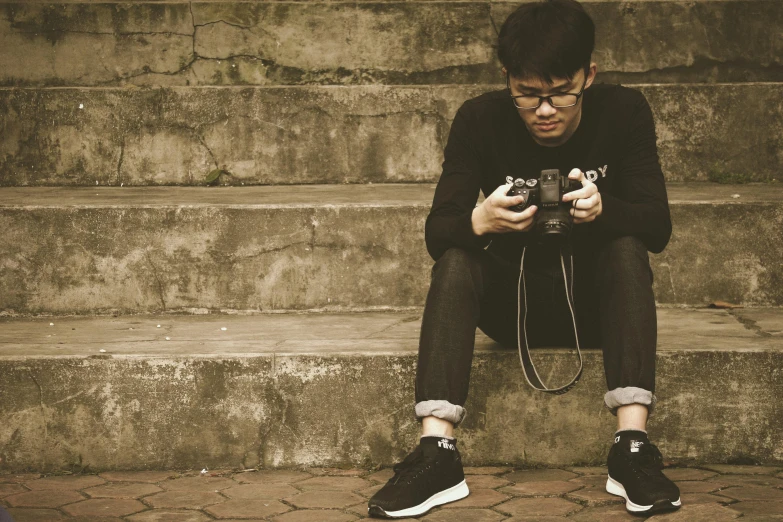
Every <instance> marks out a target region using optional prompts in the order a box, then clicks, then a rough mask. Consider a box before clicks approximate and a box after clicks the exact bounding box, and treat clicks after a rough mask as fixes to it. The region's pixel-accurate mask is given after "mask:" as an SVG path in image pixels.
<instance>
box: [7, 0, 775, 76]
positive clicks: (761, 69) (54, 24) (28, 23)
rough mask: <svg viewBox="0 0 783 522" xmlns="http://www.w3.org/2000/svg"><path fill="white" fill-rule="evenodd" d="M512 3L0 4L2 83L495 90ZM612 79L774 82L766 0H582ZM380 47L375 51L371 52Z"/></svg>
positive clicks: (771, 18)
mask: <svg viewBox="0 0 783 522" xmlns="http://www.w3.org/2000/svg"><path fill="white" fill-rule="evenodd" d="M516 5H517V4H516V2H487V1H485V2H427V1H425V2H380V3H375V2H350V3H348V2H323V3H322V2H289V3H277V2H256V3H248V2H193V3H185V2H181V1H180V2H159V3H158V2H155V3H127V4H126V3H122V4H119V3H92V2H82V3H65V4H53V5H50V4H43V3H37V2H35V3H33V2H29V3H24V2H20V3H4V4H0V9H1V10H0V41H3V46H2V47H1V48H0V85H7V86H29V85H56V86H61V85H90V86H100V85H106V84H109V85H122V84H124V83H132V84H142V85H149V84H154V85H247V84H250V85H268V84H273V85H280V84H284V85H289V84H303V83H315V84H338V85H339V84H366V83H386V84H440V83H465V84H472V83H487V82H493V81H497V78H498V74H499V72H498V70H499V64H498V63H497V61H496V58H495V53H494V50H493V49H492V45H493V44H494V43H495V41H496V39H497V31H498V30H499V28H500V27H501V25H502V23H503V21H504V20H505V19H506V17H507V16H508V14H509V13H510V12H511V11H512V10H513V9H514V8H515V7H516ZM585 8H586V9H587V11H588V12H589V13H590V14H591V15H592V17H593V19H594V20H595V22H596V25H597V34H596V53H595V57H596V59H597V61H598V62H599V63H600V64H602V65H600V68H601V69H602V70H604V71H606V72H607V77H609V78H611V79H612V81H637V82H675V83H679V82H692V81H695V82H703V81H780V80H781V79H783V68H782V67H781V61H780V56H781V53H780V51H781V49H780V42H779V41H778V39H777V35H776V33H775V32H774V31H770V30H769V28H770V27H778V26H780V25H781V24H783V7H782V6H781V4H780V2H772V1H763V2H759V1H748V0H741V1H696V2H692V1H690V2H685V1H671V2H670V1H664V2H620V1H607V2H600V1H599V2H587V3H586V4H585ZM379 42H383V44H382V45H379Z"/></svg>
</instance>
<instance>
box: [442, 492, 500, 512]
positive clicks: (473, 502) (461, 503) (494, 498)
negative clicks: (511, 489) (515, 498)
mask: <svg viewBox="0 0 783 522" xmlns="http://www.w3.org/2000/svg"><path fill="white" fill-rule="evenodd" d="M510 498H511V495H506V494H503V493H499V492H497V491H495V490H494V489H471V490H470V494H469V495H468V496H467V497H465V498H463V499H461V500H458V501H456V502H449V503H448V504H444V505H443V506H441V507H442V508H443V509H459V508H485V507H486V508H488V507H492V506H494V505H495V504H500V503H501V502H503V501H505V500H508V499H510Z"/></svg>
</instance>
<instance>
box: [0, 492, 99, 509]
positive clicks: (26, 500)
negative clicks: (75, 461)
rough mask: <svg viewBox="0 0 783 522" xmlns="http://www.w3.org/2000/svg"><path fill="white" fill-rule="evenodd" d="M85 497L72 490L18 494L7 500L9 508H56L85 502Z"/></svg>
mask: <svg viewBox="0 0 783 522" xmlns="http://www.w3.org/2000/svg"><path fill="white" fill-rule="evenodd" d="M84 499H85V496H84V495H82V494H81V493H78V492H76V491H70V490H40V491H27V492H25V493H17V494H16V495H11V496H9V497H6V498H5V501H6V502H7V503H8V505H9V506H13V507H39V508H56V507H60V506H62V505H64V504H70V503H71V502H78V501H79V500H84Z"/></svg>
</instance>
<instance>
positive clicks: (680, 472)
mask: <svg viewBox="0 0 783 522" xmlns="http://www.w3.org/2000/svg"><path fill="white" fill-rule="evenodd" d="M663 474H664V475H666V477H668V479H669V480H671V481H674V482H679V481H680V480H704V479H707V478H710V477H714V476H716V475H717V473H716V472H714V471H708V470H704V469H695V468H666V469H664V470H663Z"/></svg>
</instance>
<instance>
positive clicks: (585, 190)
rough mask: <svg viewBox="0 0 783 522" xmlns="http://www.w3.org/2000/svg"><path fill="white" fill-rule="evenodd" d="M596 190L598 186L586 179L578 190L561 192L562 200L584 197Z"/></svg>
mask: <svg viewBox="0 0 783 522" xmlns="http://www.w3.org/2000/svg"><path fill="white" fill-rule="evenodd" d="M596 192H598V187H597V186H596V185H595V183H593V182H592V181H590V180H588V181H587V183H585V184H584V186H583V187H582V188H580V189H578V190H574V191H571V192H566V193H565V194H563V201H572V200H574V199H586V198H589V197H590V196H592V195H593V194H595V193H596Z"/></svg>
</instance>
